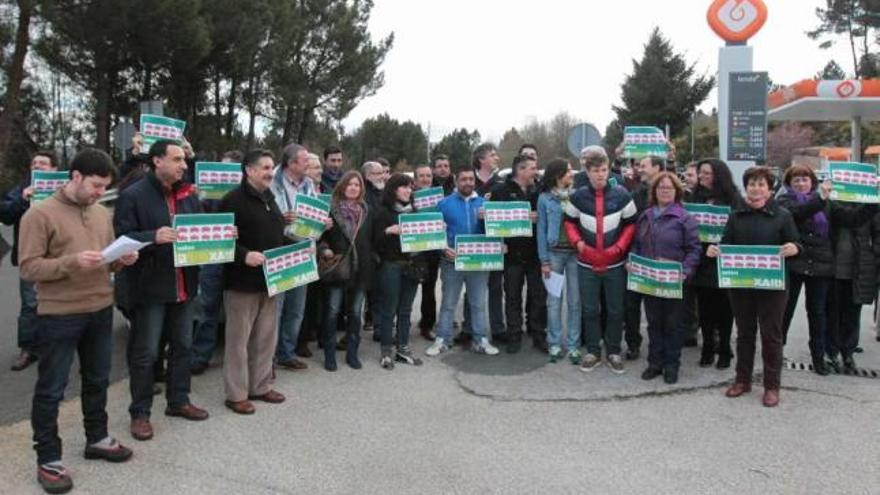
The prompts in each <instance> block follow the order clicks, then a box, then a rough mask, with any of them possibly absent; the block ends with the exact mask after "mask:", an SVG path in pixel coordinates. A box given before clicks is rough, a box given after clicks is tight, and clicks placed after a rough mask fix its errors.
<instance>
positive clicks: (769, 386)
mask: <svg viewBox="0 0 880 495" xmlns="http://www.w3.org/2000/svg"><path fill="white" fill-rule="evenodd" d="M773 182H774V177H773V173H772V172H771V171H770V169H769V168H767V167H751V168H750V169H748V170H746V173H745V174H744V175H743V186H745V188H746V202H745V204H743V205H742V206H740V207H738V208H735V209H734V210H733V211H732V212H731V214H730V218H729V219H728V220H727V226H726V227H725V229H724V237H723V238H722V239H721V244H731V245H745V246H779V254H780V255H782V256H783V257H785V258H790V257H792V256H797V254H798V253H799V252H800V251H801V246H800V244H799V243H798V239H799V237H800V235H799V234H798V230H797V227H796V226H795V223H794V219H793V218H792V216H791V213H789V212H788V210H786V209H785V208H782V207H780V206H779V205H778V204H777V203H776V202H775V201H773V199H771V191H772V189H773ZM719 254H720V251H719V249H718V246H715V245H713V246H709V249H707V250H706V256H709V257H711V258H716V257H717V256H718V255H719ZM785 302H786V294H785V288H784V287H783V288H781V289H780V290H761V289H731V290H730V305H731V308H732V309H733V315H734V317H735V318H736V332H737V334H736V380H735V381H734V383H733V385H732V386H731V387H730V388H729V389H727V392H726V395H727V396H728V397H731V398H733V397H739V396H741V395H743V394H745V393H747V392H749V391H751V389H752V371H753V368H754V362H755V341H756V337H757V333H758V329H759V328H760V331H761V358H762V360H763V362H764V401H763V402H764V405H765V406H766V407H775V406H776V405H777V404H779V383H780V378H781V375H782V316H783V313H784V311H785ZM701 310H702V308H701Z"/></svg>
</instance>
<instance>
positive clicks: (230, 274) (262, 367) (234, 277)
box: [219, 150, 285, 414]
mask: <svg viewBox="0 0 880 495" xmlns="http://www.w3.org/2000/svg"><path fill="white" fill-rule="evenodd" d="M274 168H275V161H274V157H273V156H272V153H271V152H269V151H265V150H256V151H251V152H249V153H248V154H247V155H246V156H245V158H244V172H245V179H244V180H243V181H242V183H241V186H240V187H239V188H237V189H233V190H232V191H230V192H229V193H228V194H227V195H226V196H225V197H224V198H223V200H222V201H221V202H220V208H219V210H220V211H223V212H229V213H234V214H235V225H236V227H238V239H237V240H236V243H235V261H234V262H232V263H231V264H229V265H227V266H226V270H225V273H224V284H223V285H224V288H225V290H224V292H223V305H224V307H225V308H226V349H225V354H224V359H223V378H224V381H225V382H226V407H228V408H229V409H232V410H233V411H234V412H236V413H238V414H253V413H254V411H255V408H254V405H253V403H252V402H251V401H252V400H259V401H263V402H268V403H272V404H277V403H280V402H284V399H285V397H284V395H282V394H281V393H279V392H276V391H275V390H273V389H272V381H273V374H272V358H273V356H274V355H275V345H276V342H277V340H278V321H277V317H278V300H277V297H269V292H268V289H267V288H266V279H265V276H264V275H263V263H265V261H266V257H265V256H264V255H263V251H266V250H268V249H274V248H277V247H281V246H283V245H284V244H285V240H284V216H283V215H282V214H281V210H279V209H278V205H277V204H276V203H275V195H274V194H272V191H271V189H270V187H271V186H272V178H273V177H274V173H273V170H274Z"/></svg>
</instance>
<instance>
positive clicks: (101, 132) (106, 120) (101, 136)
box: [95, 70, 112, 151]
mask: <svg viewBox="0 0 880 495" xmlns="http://www.w3.org/2000/svg"><path fill="white" fill-rule="evenodd" d="M108 74H109V72H104V71H101V70H99V71H98V74H97V75H96V77H97V84H96V88H95V133H96V136H95V146H97V147H98V149H102V150H105V151H107V150H109V149H110V95H111V94H112V92H111V88H110V80H109V76H108Z"/></svg>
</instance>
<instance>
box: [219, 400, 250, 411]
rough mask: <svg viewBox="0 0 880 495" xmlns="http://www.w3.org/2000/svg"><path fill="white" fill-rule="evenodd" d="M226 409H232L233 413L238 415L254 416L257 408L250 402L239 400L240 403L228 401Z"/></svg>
mask: <svg viewBox="0 0 880 495" xmlns="http://www.w3.org/2000/svg"><path fill="white" fill-rule="evenodd" d="M226 407H228V408H229V409H232V412H234V413H236V414H253V413H254V411H256V410H257V408H255V407H254V404H253V403H252V402H251V401H249V400H239V401H231V400H228V401H226Z"/></svg>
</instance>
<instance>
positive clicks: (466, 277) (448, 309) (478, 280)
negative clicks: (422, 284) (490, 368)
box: [437, 259, 490, 345]
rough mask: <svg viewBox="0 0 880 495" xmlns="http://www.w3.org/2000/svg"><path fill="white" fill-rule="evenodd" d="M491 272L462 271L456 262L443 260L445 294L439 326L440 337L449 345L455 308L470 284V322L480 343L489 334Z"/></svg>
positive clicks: (438, 335)
mask: <svg viewBox="0 0 880 495" xmlns="http://www.w3.org/2000/svg"><path fill="white" fill-rule="evenodd" d="M489 273H490V272H458V271H455V263H453V262H451V261H448V260H445V259H444V260H443V261H441V262H440V280H441V282H442V283H443V295H442V300H441V301H440V323H439V324H438V326H437V337H441V338H443V340H444V341H445V342H446V344H447V345H452V320H453V319H454V318H455V308H456V307H458V299H459V298H460V297H461V289H462V286H466V287H467V291H466V292H465V295H466V296H467V306H466V307H468V308H470V316H471V319H470V322H471V329H472V331H473V337H474V341H476V342H479V341H480V339H481V338H483V337H485V336H486V297H487V294H486V292H487V291H488V289H489Z"/></svg>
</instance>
